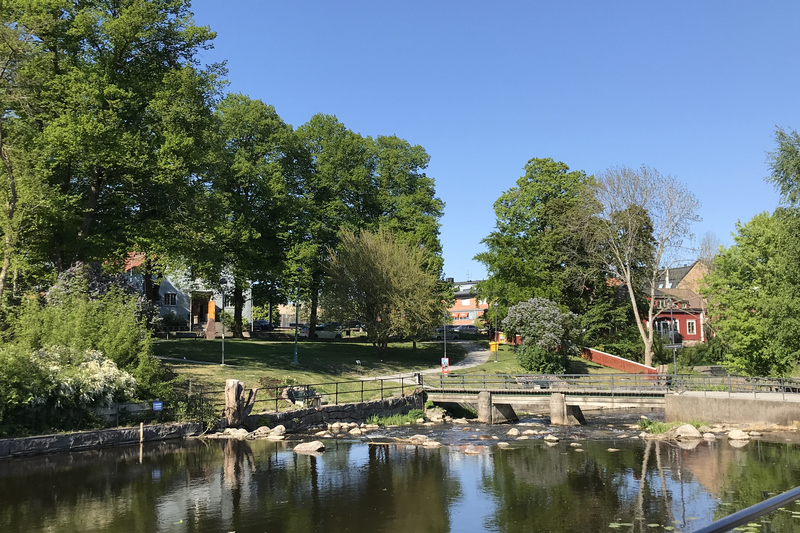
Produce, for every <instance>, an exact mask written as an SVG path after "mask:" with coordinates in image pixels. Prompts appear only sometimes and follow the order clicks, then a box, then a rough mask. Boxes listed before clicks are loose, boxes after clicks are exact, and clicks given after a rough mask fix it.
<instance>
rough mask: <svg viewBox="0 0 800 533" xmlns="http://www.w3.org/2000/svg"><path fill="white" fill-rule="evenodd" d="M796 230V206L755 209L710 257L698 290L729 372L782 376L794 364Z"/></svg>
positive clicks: (799, 331)
mask: <svg viewBox="0 0 800 533" xmlns="http://www.w3.org/2000/svg"><path fill="white" fill-rule="evenodd" d="M798 234H800V214H798V212H797V211H796V210H794V209H778V210H777V211H775V213H774V214H773V215H770V214H768V213H761V214H759V215H756V216H755V217H753V219H752V220H750V221H749V222H747V223H746V224H737V226H736V235H734V245H733V246H731V247H729V248H727V249H724V250H722V251H721V252H720V254H719V255H718V256H717V257H716V258H715V259H714V269H713V271H712V272H711V273H710V274H708V275H707V276H706V278H705V282H706V288H705V289H704V290H703V294H704V295H705V296H706V297H707V298H708V300H709V306H708V309H709V316H710V317H711V320H712V322H711V323H712V325H713V327H714V331H715V332H716V335H717V336H718V338H719V339H720V340H721V341H722V343H723V345H724V346H725V349H726V350H725V351H726V354H725V358H724V360H723V364H725V366H727V367H728V368H729V369H730V370H731V371H732V372H736V373H744V374H750V375H774V374H784V373H785V372H787V371H788V370H791V368H793V367H794V366H795V365H796V364H797V363H798V362H800V318H798V317H800V297H799V296H798V290H800V273H798V270H797V265H798V263H800V240H798V238H797V235H798Z"/></svg>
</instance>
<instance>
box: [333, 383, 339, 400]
mask: <svg viewBox="0 0 800 533" xmlns="http://www.w3.org/2000/svg"><path fill="white" fill-rule="evenodd" d="M333 403H334V404H336V405H339V382H338V381H337V382H336V399H335V400H334V401H333Z"/></svg>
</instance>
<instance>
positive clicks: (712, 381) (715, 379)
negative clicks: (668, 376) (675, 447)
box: [673, 375, 800, 397]
mask: <svg viewBox="0 0 800 533" xmlns="http://www.w3.org/2000/svg"><path fill="white" fill-rule="evenodd" d="M673 388H674V390H675V391H676V392H728V393H742V392H744V393H748V394H753V396H754V397H757V396H758V394H759V393H780V394H783V395H784V396H785V395H786V394H794V393H798V392H800V379H797V378H781V377H775V378H773V377H758V376H732V375H727V376H685V375H679V376H678V379H677V381H675V383H674V387H673Z"/></svg>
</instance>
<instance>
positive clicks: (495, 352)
mask: <svg viewBox="0 0 800 533" xmlns="http://www.w3.org/2000/svg"><path fill="white" fill-rule="evenodd" d="M493 340H494V362H495V363H496V362H497V352H499V351H500V344H499V343H498V342H497V302H495V303H494V339H493Z"/></svg>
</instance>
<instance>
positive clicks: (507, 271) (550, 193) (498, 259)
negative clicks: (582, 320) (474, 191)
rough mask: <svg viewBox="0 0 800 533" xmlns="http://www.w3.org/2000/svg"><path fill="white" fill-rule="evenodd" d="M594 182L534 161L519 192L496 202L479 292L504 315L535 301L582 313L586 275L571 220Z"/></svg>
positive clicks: (521, 180)
mask: <svg viewBox="0 0 800 533" xmlns="http://www.w3.org/2000/svg"><path fill="white" fill-rule="evenodd" d="M590 183H591V178H590V177H589V176H587V175H586V173H585V172H583V171H570V170H569V167H568V166H567V165H566V164H564V163H561V162H557V161H554V160H552V159H550V158H546V159H531V160H530V161H528V163H527V164H526V165H525V175H524V176H522V177H521V178H519V179H518V180H517V185H516V187H512V188H511V189H509V190H508V191H506V192H504V193H503V194H502V196H500V198H498V199H497V201H496V202H495V203H494V210H495V214H496V216H497V222H496V226H495V230H494V231H493V232H491V233H490V234H489V235H488V236H487V237H486V238H485V239H483V241H482V242H483V244H485V245H486V248H487V251H486V252H483V253H479V254H478V255H476V256H475V259H476V260H478V261H480V262H481V263H483V264H484V265H486V269H487V271H488V278H487V280H486V281H484V282H481V283H479V284H478V293H479V295H480V296H481V297H482V298H484V299H486V300H487V301H490V302H491V301H498V303H499V309H498V311H499V313H500V314H501V316H502V314H503V312H504V310H505V309H507V308H508V307H509V306H510V305H513V304H515V303H517V302H519V301H523V300H527V299H529V298H532V297H536V298H548V299H551V300H554V301H556V302H558V303H560V304H564V305H567V306H568V307H569V308H570V309H573V310H576V311H577V310H580V308H581V306H582V304H581V303H579V300H580V297H581V293H582V287H583V284H582V283H580V278H581V275H582V272H581V270H580V269H579V268H576V264H577V263H578V261H579V260H578V259H577V255H576V253H575V251H576V250H577V249H578V248H579V246H580V242H579V241H577V240H576V239H575V234H574V232H573V231H572V228H571V224H568V223H567V221H568V220H569V219H570V218H572V216H573V215H574V209H575V208H576V207H577V206H578V201H579V199H580V197H581V193H582V191H583V190H584V188H585V187H586V186H587V185H588V184H590ZM490 308H491V309H493V307H491V306H490ZM490 314H491V317H490V319H493V318H494V315H493V311H492V312H491V313H490Z"/></svg>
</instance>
